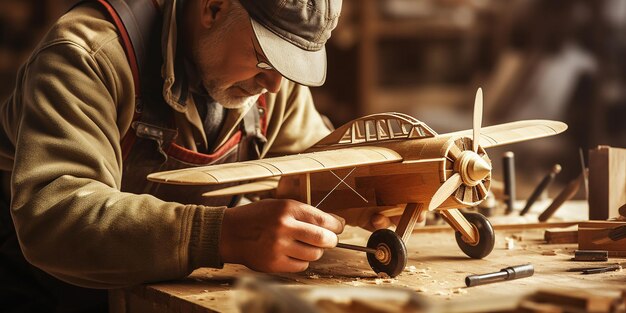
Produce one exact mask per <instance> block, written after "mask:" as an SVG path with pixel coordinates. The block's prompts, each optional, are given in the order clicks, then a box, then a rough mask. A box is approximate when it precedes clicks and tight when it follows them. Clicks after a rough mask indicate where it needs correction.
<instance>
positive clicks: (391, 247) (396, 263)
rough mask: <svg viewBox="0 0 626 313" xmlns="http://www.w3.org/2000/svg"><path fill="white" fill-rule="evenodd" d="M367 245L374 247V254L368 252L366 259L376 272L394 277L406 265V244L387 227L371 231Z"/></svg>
mask: <svg viewBox="0 0 626 313" xmlns="http://www.w3.org/2000/svg"><path fill="white" fill-rule="evenodd" d="M367 247H368V248H373V249H376V254H372V253H368V254H367V261H368V262H369V264H370V266H371V267H372V269H373V270H374V272H376V274H378V273H381V272H382V273H386V274H387V275H389V277H396V276H398V274H400V273H401V272H402V270H404V267H405V266H406V259H407V255H406V246H405V245H404V242H403V241H402V238H400V236H398V234H396V233H395V232H393V231H391V230H389V229H379V230H377V231H375V232H374V233H372V235H371V236H370V239H369V240H368V241H367Z"/></svg>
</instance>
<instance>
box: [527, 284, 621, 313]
mask: <svg viewBox="0 0 626 313" xmlns="http://www.w3.org/2000/svg"><path fill="white" fill-rule="evenodd" d="M532 298H533V299H534V300H536V301H539V302H545V303H551V304H556V305H559V306H561V307H565V308H570V310H568V311H570V312H571V309H572V308H574V309H578V310H580V311H581V312H610V311H611V306H612V304H613V303H614V302H615V297H614V296H609V295H601V294H596V293H591V292H586V291H584V290H571V289H567V290H566V289H563V290H541V291H539V292H538V293H537V294H535V295H534V296H533V297H532Z"/></svg>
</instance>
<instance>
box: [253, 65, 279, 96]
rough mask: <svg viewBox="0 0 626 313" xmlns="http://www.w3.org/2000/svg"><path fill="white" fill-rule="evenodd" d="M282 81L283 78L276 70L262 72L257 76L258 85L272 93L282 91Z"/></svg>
mask: <svg viewBox="0 0 626 313" xmlns="http://www.w3.org/2000/svg"><path fill="white" fill-rule="evenodd" d="M282 81H283V76H282V75H280V73H278V72H277V71H276V70H262V71H261V72H260V73H259V74H257V83H258V84H259V85H261V87H263V88H265V89H267V91H269V92H271V93H277V92H278V90H280V84H281V83H282Z"/></svg>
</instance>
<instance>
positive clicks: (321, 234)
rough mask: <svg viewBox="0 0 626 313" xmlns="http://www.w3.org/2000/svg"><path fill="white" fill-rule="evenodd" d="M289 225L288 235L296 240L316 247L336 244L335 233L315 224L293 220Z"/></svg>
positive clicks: (330, 246) (331, 246)
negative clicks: (290, 225)
mask: <svg viewBox="0 0 626 313" xmlns="http://www.w3.org/2000/svg"><path fill="white" fill-rule="evenodd" d="M293 223H294V224H293V225H292V227H290V230H289V232H290V234H289V235H290V236H291V237H292V238H293V239H295V240H298V241H301V242H303V243H306V244H309V245H311V246H315V247H318V248H334V247H335V246H337V234H335V233H334V232H332V231H330V230H328V229H326V228H323V227H319V226H317V225H313V224H309V223H305V222H301V221H297V220H294V221H293Z"/></svg>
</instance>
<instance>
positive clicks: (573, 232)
mask: <svg viewBox="0 0 626 313" xmlns="http://www.w3.org/2000/svg"><path fill="white" fill-rule="evenodd" d="M543 239H544V240H545V241H546V242H547V243H549V244H563V243H578V225H573V226H570V227H565V228H548V229H546V231H545V233H544V234H543Z"/></svg>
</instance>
